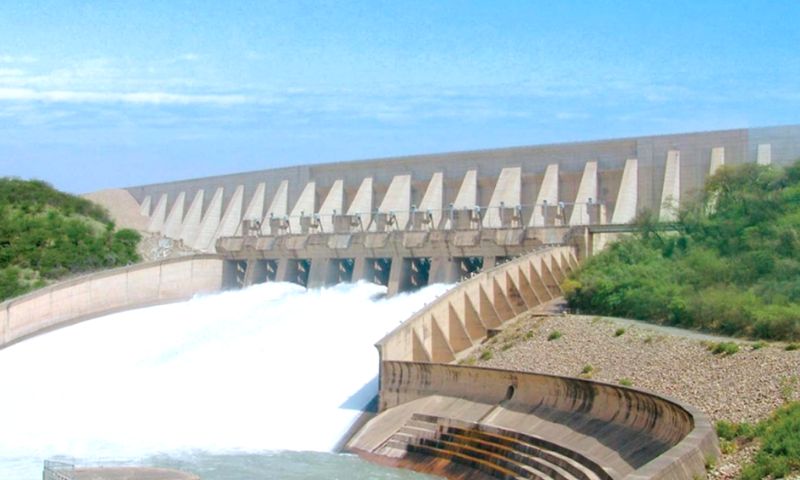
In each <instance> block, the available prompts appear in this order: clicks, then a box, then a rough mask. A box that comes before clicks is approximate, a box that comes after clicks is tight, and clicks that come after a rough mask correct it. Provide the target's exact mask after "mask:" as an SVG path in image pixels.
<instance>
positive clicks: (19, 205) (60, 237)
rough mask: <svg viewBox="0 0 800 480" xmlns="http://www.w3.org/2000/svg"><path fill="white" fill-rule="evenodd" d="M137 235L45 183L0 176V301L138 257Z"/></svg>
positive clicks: (97, 210) (93, 205)
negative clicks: (62, 279) (51, 282)
mask: <svg viewBox="0 0 800 480" xmlns="http://www.w3.org/2000/svg"><path fill="white" fill-rule="evenodd" d="M139 240H140V235H139V233H137V232H136V231H133V230H126V229H123V230H119V231H116V232H115V231H114V223H113V222H112V221H111V220H110V218H109V216H108V214H107V213H106V212H105V210H104V209H103V208H101V207H100V206H98V205H95V204H93V203H91V202H89V201H87V200H85V199H82V198H79V197H75V196H72V195H68V194H65V193H62V192H59V191H57V190H55V189H53V188H52V187H50V186H49V185H47V184H46V183H44V182H40V181H23V180H18V179H9V178H0V300H3V299H6V298H9V297H13V296H17V295H21V294H23V293H25V292H28V291H30V290H32V289H34V288H38V287H41V286H43V285H44V284H45V283H46V282H47V281H52V280H56V279H59V278H62V277H64V276H66V275H70V274H75V273H82V272H87V271H93V270H98V269H103V268H110V267H116V266H122V265H127V264H130V263H134V262H137V261H139V256H138V254H137V252H136V247H137V245H138V244H139Z"/></svg>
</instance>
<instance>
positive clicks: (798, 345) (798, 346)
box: [784, 342, 800, 352]
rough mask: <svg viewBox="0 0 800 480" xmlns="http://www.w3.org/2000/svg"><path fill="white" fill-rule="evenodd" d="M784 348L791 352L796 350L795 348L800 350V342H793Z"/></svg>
mask: <svg viewBox="0 0 800 480" xmlns="http://www.w3.org/2000/svg"><path fill="white" fill-rule="evenodd" d="M784 350H786V351H787V352H791V351H794V350H800V343H794V342H792V343H790V344H789V345H786V348H785V349H784Z"/></svg>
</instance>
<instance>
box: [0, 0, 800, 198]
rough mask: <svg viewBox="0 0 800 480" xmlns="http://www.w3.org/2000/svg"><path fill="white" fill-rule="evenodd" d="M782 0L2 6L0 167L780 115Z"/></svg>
mask: <svg viewBox="0 0 800 480" xmlns="http://www.w3.org/2000/svg"><path fill="white" fill-rule="evenodd" d="M798 18H800V2H798V1H796V0H786V1H755V0H754V1H749V2H745V1H735V0H729V1H724V2H723V1H720V2H716V1H699V0H694V1H680V0H678V1H666V0H664V1H661V2H656V1H648V0H630V1H626V0H616V1H610V0H609V1H599V0H598V1H589V0H585V1H569V0H560V1H533V0H531V1H514V0H509V1H496V0H495V1H488V0H487V1H463V0H457V1H456V0H454V1H447V0H441V1H429V0H428V1H411V0H409V1H400V2H398V1H387V2H383V1H380V0H370V1H351V2H348V1H344V0H340V1H332V2H325V1H317V2H306V1H290V2H286V1H274V2H272V1H267V0H262V1H236V0H228V1H202V0H195V1H184V0H170V1H163V0H156V1H149V0H138V1H133V0H131V1H114V0H102V1H100V0H98V1H77V0H74V1H66V0H37V1H36V2H30V1H25V0H8V1H4V2H0V175H3V176H18V177H22V178H38V179H42V180H45V181H48V182H50V183H52V184H53V185H55V186H56V187H57V188H60V189H62V190H66V191H70V192H73V193H84V192H90V191H95V190H100V189H104V188H112V187H124V186H133V185H141V184H148V183H160V182H165V181H171V180H179V179H186V178H194V177H203V176H209V175H218V174H225V173H234V172H241V171H250V170H260V169H265V168H272V167H279V166H288V165H301V164H308V163H321V162H336V161H342V160H355V159H363V158H374V157H385V156H394V155H408V154H417V153H432V152H444V151H455V150H471V149H483V148H494V147H506V146H517V145H534V144H542V143H558V142H568V141H580V140H591V139H602V138H618V137H629V136H637V135H648V134H665V133H676V132H687V131H698V130H717V129H726V128H745V127H757V126H770V125H784V124H796V123H800V50H798V45H800V29H798V28H797V19H798Z"/></svg>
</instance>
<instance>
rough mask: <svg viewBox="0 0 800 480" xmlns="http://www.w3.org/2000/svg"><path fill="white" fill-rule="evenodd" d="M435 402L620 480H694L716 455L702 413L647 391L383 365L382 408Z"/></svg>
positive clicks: (504, 373)
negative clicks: (479, 415) (458, 405)
mask: <svg viewBox="0 0 800 480" xmlns="http://www.w3.org/2000/svg"><path fill="white" fill-rule="evenodd" d="M510 386H513V388H514V393H513V396H512V397H511V399H510V400H507V395H508V392H509V387H510ZM434 396H436V397H453V398H458V399H462V400H469V401H471V402H476V403H479V404H484V405H491V406H496V407H494V408H493V409H492V410H490V412H491V413H490V414H488V415H487V414H486V413H484V414H483V417H484V418H483V422H484V423H486V424H488V425H493V426H498V427H504V428H508V429H511V430H515V431H518V432H522V433H529V434H535V435H537V436H540V437H543V438H546V439H547V440H550V441H553V442H555V443H559V444H561V445H564V446H567V447H569V448H571V449H573V450H576V451H578V452H580V453H582V454H584V455H586V456H587V457H589V458H591V459H593V460H595V461H596V462H597V463H599V464H600V465H602V466H604V467H607V468H609V470H610V471H613V472H616V473H617V475H615V476H624V477H625V478H675V479H677V478H692V477H693V476H694V475H703V474H704V473H705V460H706V457H707V456H716V455H717V454H718V450H717V442H716V434H715V433H714V427H713V426H712V425H711V423H710V422H709V421H708V419H707V417H706V416H705V415H704V414H703V413H702V412H700V411H699V410H697V409H695V408H693V407H690V406H686V405H682V404H680V403H678V402H675V401H673V400H670V399H666V398H664V397H660V396H658V395H654V394H652V393H649V392H645V391H642V390H637V389H633V388H626V387H622V386H618V385H610V384H605V383H599V382H594V381H589V380H583V379H578V378H567V377H558V376H553V375H544V374H537V373H526V372H514V371H509V370H499V369H489V368H478V367H465V366H459V365H444V364H435V363H418V362H391V361H387V362H383V363H382V364H381V401H382V404H384V405H386V406H387V407H391V406H398V405H403V404H407V403H410V402H412V401H414V400H418V399H423V398H426V397H434ZM420 405H425V402H421V403H420ZM420 408H424V407H420ZM462 408H463V407H462ZM465 410H466V409H465ZM425 413H439V412H425ZM520 413H522V414H524V417H521V416H520ZM465 420H468V421H474V420H475V419H473V418H467V419H465ZM576 433H577V434H576Z"/></svg>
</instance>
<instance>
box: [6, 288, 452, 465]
mask: <svg viewBox="0 0 800 480" xmlns="http://www.w3.org/2000/svg"><path fill="white" fill-rule="evenodd" d="M446 288H447V287H445V286H442V285H434V286H430V287H427V288H425V289H423V290H420V291H418V292H415V293H411V294H403V295H398V296H396V297H393V298H389V299H376V296H380V294H381V293H383V292H384V291H385V289H384V288H383V287H379V286H376V285H372V284H366V283H359V284H349V285H339V286H336V287H333V288H329V289H322V290H311V291H306V290H305V289H303V288H302V287H299V286H296V285H292V284H285V283H270V284H263V285H256V286H253V287H250V288H248V289H245V290H241V291H233V292H225V293H221V294H217V295H210V296H204V297H198V298H195V299H193V300H191V301H189V302H185V303H180V304H172V305H164V306H159V307H152V308H147V309H140V310H134V311H128V312H122V313H118V314H114V315H109V316H107V317H104V318H100V319H95V320H92V321H88V322H84V323H80V324H77V325H74V326H71V327H69V328H65V329H62V330H57V331H54V332H51V333H48V334H46V335H42V336H39V337H36V338H33V339H30V340H27V341H25V342H22V343H20V344H17V345H14V346H12V347H9V348H7V349H5V350H0V378H1V379H2V390H0V405H1V406H2V409H3V419H2V428H0V479H9V480H12V479H20V480H26V479H34V478H39V477H40V476H41V466H42V460H43V459H45V458H48V457H51V456H54V455H64V456H68V457H74V458H77V459H79V460H89V459H91V460H95V461H100V462H105V463H114V462H117V461H128V462H131V461H133V462H136V461H142V459H147V458H161V462H160V463H162V464H165V463H166V464H179V465H181V466H185V467H187V468H189V469H191V466H190V465H187V462H188V463H189V464H191V460H186V459H187V458H190V457H195V459H196V460H197V461H198V462H199V463H204V462H205V463H209V462H211V463H214V462H218V463H219V462H222V463H224V462H225V461H230V460H231V459H233V458H236V456H242V455H244V456H245V457H247V458H251V459H256V458H260V459H258V460H252V462H251V463H253V462H255V463H258V462H263V461H265V460H264V459H265V458H273V457H274V456H275V455H276V454H275V453H271V454H269V455H263V453H264V452H276V451H296V452H330V451H331V449H333V448H334V446H335V445H336V443H337V442H338V441H339V440H340V439H341V437H342V435H343V434H344V433H345V432H346V431H347V429H348V428H349V427H350V425H351V424H352V422H353V421H354V420H355V419H356V418H357V417H358V416H359V414H360V410H362V409H363V407H364V406H365V405H366V404H367V403H368V402H369V401H370V400H371V399H372V398H373V397H374V395H375V393H376V392H377V367H378V359H377V352H376V351H375V348H374V346H373V344H374V343H375V341H376V340H378V339H380V338H381V337H382V336H383V335H384V334H385V333H387V332H388V331H390V330H392V329H393V328H394V327H396V326H397V325H398V324H399V323H400V322H402V321H403V320H405V319H406V318H408V317H409V316H410V315H411V314H412V313H413V312H414V311H416V310H419V309H420V308H422V306H423V305H424V304H425V303H427V302H430V301H431V300H433V298H435V297H436V296H438V295H440V294H441V293H443V292H444V291H445V290H446ZM226 455H227V457H226ZM253 455H262V457H256V456H253ZM293 455H295V456H296V455H299V454H293ZM304 455H307V454H304ZM248 456H249V457H248ZM279 456H280V455H279ZM283 457H285V458H287V459H288V458H291V457H292V455H289V456H286V455H285V454H284V455H283ZM298 458H299V457H298ZM302 458H318V457H315V456H313V455H312V456H311V457H302ZM324 458H327V457H324ZM198 459H199V460H198ZM221 459H222V460H221ZM225 459H227V460H225ZM287 461H290V460H287ZM315 461H320V460H315ZM331 461H332V462H334V463H336V462H342V461H344V460H330V459H329V460H325V461H323V462H322V463H325V462H331ZM344 462H345V463H347V462H350V460H347V461H344ZM245 463H247V462H245ZM312 463H313V462H312ZM237 468H241V465H239V467H237ZM273 468H275V467H273ZM345 468H346V469H352V467H351V466H346V467H345ZM212 470H213V469H212ZM273 472H274V470H273ZM198 473H199V472H198ZM309 473H310V472H309ZM203 476H204V479H208V480H212V477H213V476H214V475H213V474H212V475H210V476H209V475H203ZM334 476H336V475H334ZM370 476H372V478H399V477H397V476H396V474H394V473H393V474H392V476H390V477H381V476H379V475H373V474H370ZM235 477H236V475H231V476H229V478H235ZM245 477H246V478H258V477H256V476H254V475H253V472H250V473H248V474H247V475H245ZM347 477H348V475H346V474H345V475H343V476H342V478H347ZM263 478H277V477H273V476H269V475H266V476H264V477H263ZM293 478H333V477H332V476H331V475H330V474H321V475H318V476H317V475H314V474H313V473H312V474H310V475H308V476H295V477H293Z"/></svg>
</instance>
